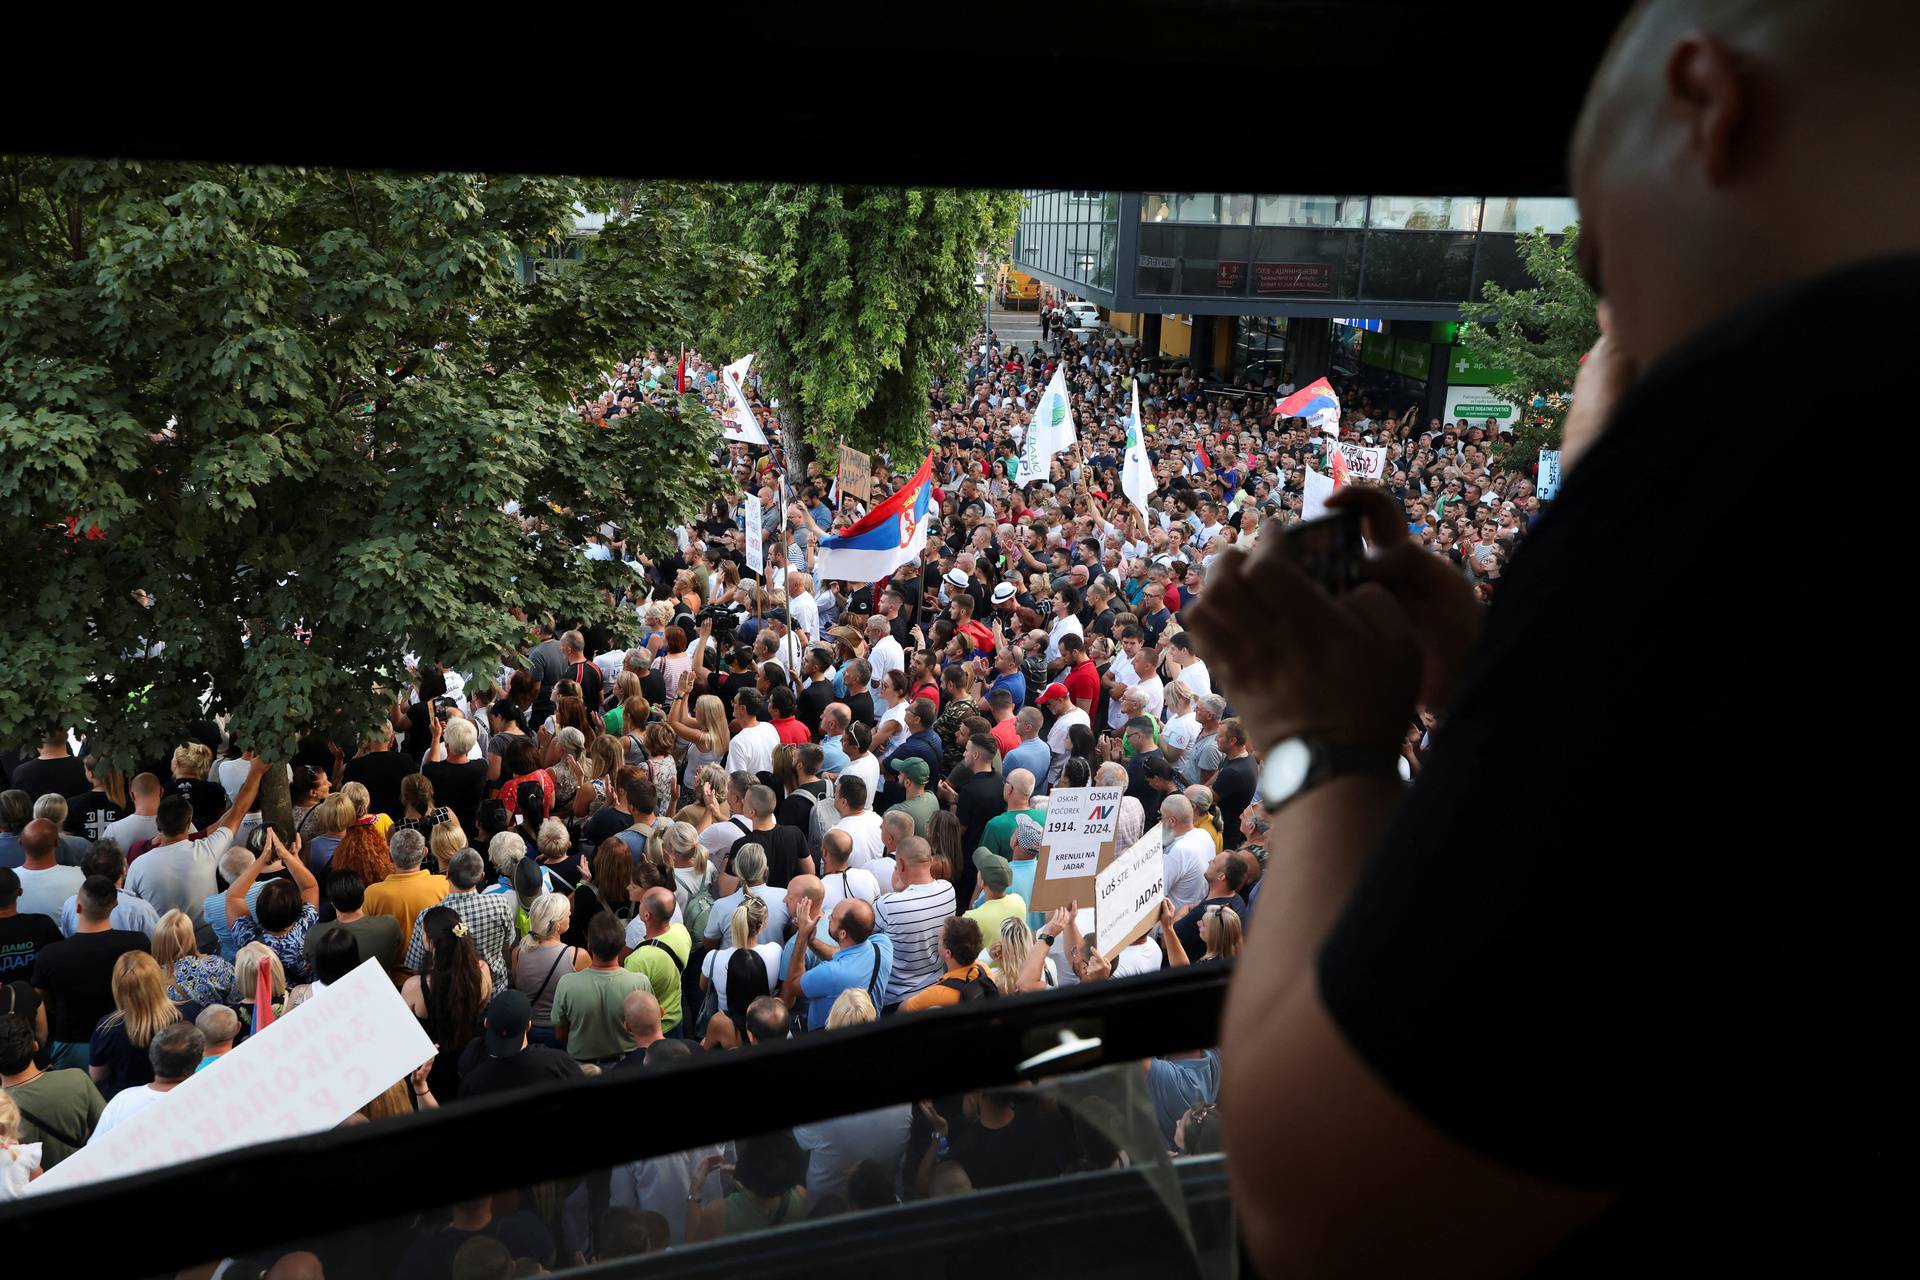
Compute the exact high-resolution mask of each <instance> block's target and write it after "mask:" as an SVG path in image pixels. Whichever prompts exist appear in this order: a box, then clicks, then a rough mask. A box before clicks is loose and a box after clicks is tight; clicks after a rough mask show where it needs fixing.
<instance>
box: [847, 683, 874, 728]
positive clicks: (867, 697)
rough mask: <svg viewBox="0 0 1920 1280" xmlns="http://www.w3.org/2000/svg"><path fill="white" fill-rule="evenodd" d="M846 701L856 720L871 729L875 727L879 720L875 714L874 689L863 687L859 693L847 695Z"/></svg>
mask: <svg viewBox="0 0 1920 1280" xmlns="http://www.w3.org/2000/svg"><path fill="white" fill-rule="evenodd" d="M846 702H847V710H848V711H850V712H852V713H853V718H854V719H855V720H858V721H859V722H860V723H861V724H863V725H866V726H867V728H869V729H871V728H873V727H874V725H875V724H876V723H877V722H876V721H875V719H874V715H873V690H871V689H862V690H861V691H860V692H858V693H850V694H848V695H847V698H846Z"/></svg>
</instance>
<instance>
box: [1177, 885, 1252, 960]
mask: <svg viewBox="0 0 1920 1280" xmlns="http://www.w3.org/2000/svg"><path fill="white" fill-rule="evenodd" d="M1208 907H1226V908H1228V909H1230V910H1231V911H1232V912H1233V913H1234V914H1235V915H1237V916H1239V917H1240V923H1241V924H1242V925H1243V926H1244V925H1245V924H1246V923H1247V900H1246V899H1245V898H1243V897H1241V896H1240V895H1239V894H1237V893H1234V894H1229V895H1227V896H1226V897H1224V898H1208V899H1207V900H1206V901H1204V902H1202V903H1200V904H1199V905H1198V906H1196V907H1195V908H1194V909H1193V910H1191V911H1189V912H1187V914H1186V915H1185V916H1184V917H1182V919H1181V921H1180V923H1179V924H1176V925H1175V926H1173V931H1174V933H1175V934H1176V935H1178V936H1179V938H1180V945H1181V946H1182V947H1185V948H1186V951H1187V959H1188V960H1190V961H1191V960H1198V959H1200V957H1201V955H1202V953H1204V952H1205V951H1206V949H1207V945H1206V943H1204V942H1202V941H1201V940H1200V919H1201V917H1202V916H1204V915H1206V913H1207V908H1208Z"/></svg>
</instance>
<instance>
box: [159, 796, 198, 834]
mask: <svg viewBox="0 0 1920 1280" xmlns="http://www.w3.org/2000/svg"><path fill="white" fill-rule="evenodd" d="M153 820H154V823H155V825H157V826H158V827H159V828H160V834H161V835H163V836H167V837H169V838H171V837H174V836H183V835H185V834H187V830H188V828H190V827H191V826H192V825H193V802H192V801H190V800H188V799H187V798H186V797H185V796H183V795H181V794H179V793H178V792H170V793H168V795H167V797H166V798H165V799H163V800H162V801H161V802H160V808H159V809H158V810H156V811H155V813H154V819H153Z"/></svg>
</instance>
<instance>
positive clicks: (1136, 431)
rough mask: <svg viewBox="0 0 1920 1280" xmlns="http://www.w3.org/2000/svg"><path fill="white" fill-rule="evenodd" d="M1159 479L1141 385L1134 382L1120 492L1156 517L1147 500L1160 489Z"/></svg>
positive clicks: (1135, 504)
mask: <svg viewBox="0 0 1920 1280" xmlns="http://www.w3.org/2000/svg"><path fill="white" fill-rule="evenodd" d="M1159 487H1160V485H1159V482H1158V481H1156V480H1155V479H1154V478H1153V463H1152V462H1151V461H1149V460H1148V458H1147V440H1146V432H1145V430H1144V429H1143V428H1142V427H1141V425H1140V384H1139V382H1137V381H1136V382H1135V383H1134V384H1133V412H1131V413H1129V414H1128V415H1127V457H1126V461H1125V462H1124V463H1123V464H1122V465H1121V472H1120V491H1121V492H1122V493H1124V494H1126V495H1127V500H1128V501H1129V502H1131V503H1133V505H1134V506H1136V507H1138V508H1140V514H1141V516H1143V517H1145V518H1146V519H1152V518H1153V516H1152V513H1151V512H1149V511H1148V510H1147V499H1148V498H1150V497H1152V496H1153V491H1154V490H1155V489H1157V488H1159Z"/></svg>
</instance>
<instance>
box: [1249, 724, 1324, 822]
mask: <svg viewBox="0 0 1920 1280" xmlns="http://www.w3.org/2000/svg"><path fill="white" fill-rule="evenodd" d="M1312 766H1313V751H1312V749H1311V748H1310V747H1308V746H1307V743H1306V740H1305V739H1304V738H1287V739H1285V740H1284V741H1282V742H1280V743H1278V744H1277V745H1275V747H1274V748H1273V750H1272V751H1270V752H1268V753H1267V763H1266V767H1265V768H1263V769H1262V770H1261V773H1260V799H1261V801H1262V802H1263V803H1265V804H1266V805H1267V807H1268V808H1272V807H1273V806H1275V805H1278V804H1280V803H1282V802H1284V801H1285V800H1287V799H1289V798H1290V797H1291V796H1292V795H1293V793H1294V792H1296V791H1298V790H1299V789H1300V788H1301V787H1302V786H1304V785H1305V784H1306V781H1307V771H1308V770H1309V769H1310V768H1311V767H1312Z"/></svg>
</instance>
